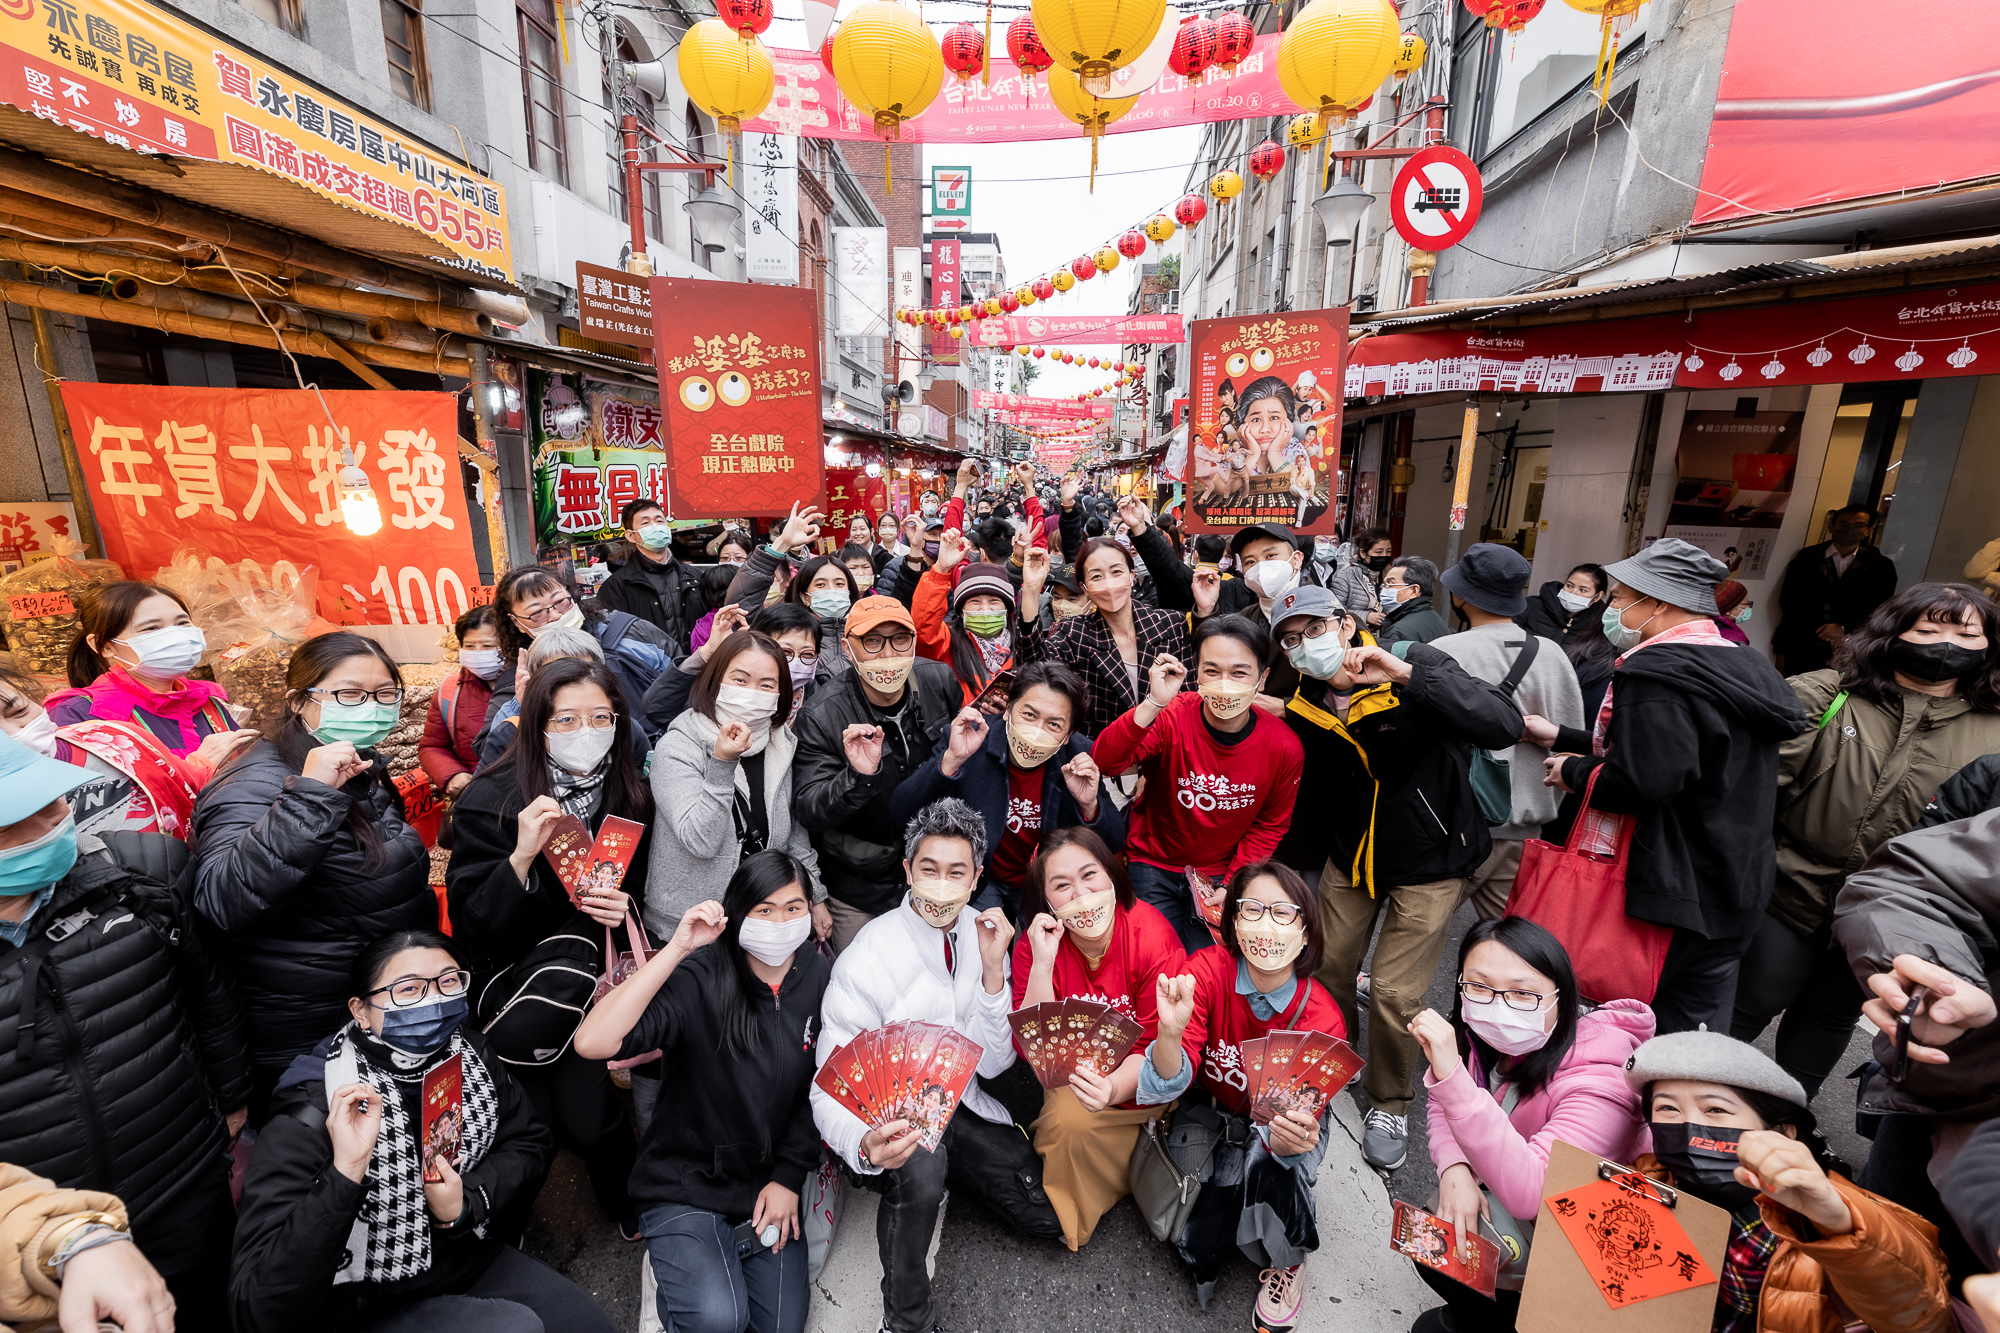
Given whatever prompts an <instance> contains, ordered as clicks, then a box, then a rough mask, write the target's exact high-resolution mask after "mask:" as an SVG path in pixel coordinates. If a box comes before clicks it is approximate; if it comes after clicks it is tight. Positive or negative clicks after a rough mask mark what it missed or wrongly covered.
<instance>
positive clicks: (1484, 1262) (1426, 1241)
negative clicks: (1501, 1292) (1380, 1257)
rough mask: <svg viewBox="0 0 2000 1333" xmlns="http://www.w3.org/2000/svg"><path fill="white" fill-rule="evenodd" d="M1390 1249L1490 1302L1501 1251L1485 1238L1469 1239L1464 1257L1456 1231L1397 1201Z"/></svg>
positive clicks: (1498, 1268)
mask: <svg viewBox="0 0 2000 1333" xmlns="http://www.w3.org/2000/svg"><path fill="white" fill-rule="evenodd" d="M1389 1248H1390V1249H1392V1250H1394V1251H1396V1252H1397V1253H1398V1254H1403V1255H1408V1256H1409V1257H1410V1258H1412V1259H1414V1260H1416V1261H1417V1262H1418V1263H1420V1264H1422V1265H1423V1266H1424V1267H1426V1268H1428V1269H1430V1270H1431V1271H1432V1272H1435V1273H1442V1274H1444V1275H1445V1276H1446V1277H1448V1278H1450V1279H1451V1280H1452V1281H1454V1282H1463V1283H1464V1284H1465V1285H1466V1286H1468V1287H1471V1288H1472V1289H1473V1290H1474V1291H1476V1292H1478V1293H1479V1294H1480V1295H1482V1296H1485V1297H1486V1298H1488V1299H1489V1300H1490V1299H1492V1296H1493V1283H1494V1280H1495V1279H1496V1278H1498V1277H1499V1276H1500V1247H1499V1246H1498V1245H1495V1244H1494V1243H1493V1242H1492V1241H1490V1240H1488V1239H1486V1238H1485V1237H1484V1236H1474V1237H1472V1238H1471V1247H1470V1248H1471V1255H1470V1257H1467V1255H1465V1254H1464V1253H1463V1252H1462V1251H1463V1247H1462V1246H1461V1245H1460V1244H1459V1239H1458V1230H1457V1228H1455V1227H1454V1226H1452V1224H1451V1223H1449V1222H1447V1221H1445V1220H1444V1219H1443V1218H1441V1217H1434V1216H1432V1215H1431V1214H1430V1213H1427V1212H1425V1211H1424V1210H1423V1209H1421V1208H1419V1207H1417V1206H1416V1205H1415V1204H1413V1203H1405V1202H1403V1200H1401V1199H1398V1200H1396V1216H1395V1219H1394V1220H1393V1221H1392V1222H1391V1223H1390V1224H1389Z"/></svg>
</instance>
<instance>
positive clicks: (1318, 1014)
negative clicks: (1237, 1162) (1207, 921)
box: [1181, 948, 1347, 1115]
mask: <svg viewBox="0 0 2000 1333" xmlns="http://www.w3.org/2000/svg"><path fill="white" fill-rule="evenodd" d="M1182 972H1183V973H1184V974H1186V975H1189V976H1192V977H1193V978H1194V1017H1193V1018H1192V1019H1191V1020H1189V1022H1188V1025H1187V1031H1186V1032H1185V1033H1183V1034H1182V1036H1181V1058H1182V1059H1184V1060H1192V1061H1193V1062H1194V1065H1195V1076H1196V1077H1197V1078H1199V1079H1200V1080H1201V1084H1202V1086H1203V1087H1205V1088H1207V1089H1208V1091H1209V1093H1210V1094H1211V1095H1212V1096H1214V1098H1215V1100H1216V1102H1217V1103H1218V1104H1220V1105H1222V1106H1226V1107H1228V1108H1229V1109H1230V1110H1232V1111H1235V1112H1237V1113H1238V1114H1239V1115H1240V1114H1244V1113H1247V1112H1248V1111H1249V1109H1250V1099H1249V1097H1248V1096H1247V1095H1246V1093H1245V1089H1246V1087H1247V1083H1248V1080H1246V1079H1245V1078H1244V1077H1243V1056H1242V1053H1241V1047H1242V1045H1243V1043H1244V1042H1246V1041H1252V1040H1254V1039H1256V1038H1258V1037H1261V1036H1264V1035H1265V1034H1266V1033H1271V1032H1281V1031H1284V1032H1324V1033H1326V1034H1327V1035H1328V1036H1329V1037H1340V1038H1342V1039H1343V1040H1344V1039H1345V1038H1346V1036H1347V1024H1346V1023H1345V1022H1343V1021H1342V1020H1341V1017H1340V1006H1339V1005H1337V1004H1335V1003H1334V1002H1333V997H1332V996H1331V995H1328V994H1327V993H1326V988H1325V987H1324V986H1321V985H1320V984H1319V983H1318V982H1317V981H1314V980H1313V979H1312V978H1310V977H1302V978H1300V980H1299V983H1298V988H1297V989H1296V990H1295V991H1294V992H1293V993H1292V1002H1291V1004H1290V1005H1289V1006H1287V1007H1286V1008H1285V1010H1284V1011H1283V1012H1282V1013H1279V1014H1278V1015H1276V1016H1275V1017H1274V1018H1272V1019H1271V1021H1270V1022H1268V1023H1267V1022H1265V1021H1264V1020H1263V1019H1261V1018H1259V1017H1257V1015H1256V1014H1254V1013H1252V1012H1251V1011H1250V1001H1249V1000H1248V999H1246V998H1245V997H1243V996H1241V995H1238V994H1237V993H1236V955H1234V954H1232V953H1230V952H1229V950H1227V949H1222V948H1215V949H1203V950H1201V951H1199V952H1197V953H1195V954H1193V955H1191V956H1190V957H1189V958H1188V962H1187V966H1186V967H1185V968H1183V969H1182Z"/></svg>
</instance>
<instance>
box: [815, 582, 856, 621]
mask: <svg viewBox="0 0 2000 1333" xmlns="http://www.w3.org/2000/svg"><path fill="white" fill-rule="evenodd" d="M811 603H812V609H813V614H814V615H816V616H818V617H819V618H820V619H822V620H834V619H837V618H838V617H841V616H844V615H846V614H847V608H848V607H849V606H850V605H852V604H853V603H852V599H851V598H849V597H848V595H847V589H845V588H821V589H820V590H819V591H818V592H816V593H814V594H813V595H812V598H811Z"/></svg>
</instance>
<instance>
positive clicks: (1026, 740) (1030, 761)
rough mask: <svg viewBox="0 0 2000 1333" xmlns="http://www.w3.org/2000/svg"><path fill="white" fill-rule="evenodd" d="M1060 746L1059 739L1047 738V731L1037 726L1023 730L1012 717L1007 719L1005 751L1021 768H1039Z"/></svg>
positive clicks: (1061, 744)
mask: <svg viewBox="0 0 2000 1333" xmlns="http://www.w3.org/2000/svg"><path fill="white" fill-rule="evenodd" d="M1062 746H1063V743H1062V742H1061V741H1058V740H1051V739H1049V735H1048V733H1047V732H1045V731H1042V730H1040V729H1039V728H1038V729H1036V730H1034V731H1024V730H1022V729H1021V728H1020V727H1017V726H1015V725H1014V719H1013V718H1011V717H1010V718H1008V719H1007V753H1009V754H1011V755H1013V756H1014V762H1015V763H1016V764H1018V765H1019V766H1020V767H1022V768H1040V767H1041V766H1042V765H1043V764H1044V763H1047V762H1048V758H1049V756H1050V755H1052V754H1054V753H1055V752H1056V751H1057V750H1060V749H1062Z"/></svg>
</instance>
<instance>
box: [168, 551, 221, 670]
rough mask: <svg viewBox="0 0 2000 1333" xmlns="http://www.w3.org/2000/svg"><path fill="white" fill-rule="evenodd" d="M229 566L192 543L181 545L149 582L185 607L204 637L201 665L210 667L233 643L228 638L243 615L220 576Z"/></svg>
mask: <svg viewBox="0 0 2000 1333" xmlns="http://www.w3.org/2000/svg"><path fill="white" fill-rule="evenodd" d="M228 571H229V565H228V564H227V563H225V562H224V561H222V560H219V559H217V558H216V557H215V556H212V555H210V554H209V553H208V552H207V551H206V550H204V549H203V548H201V547H199V546H196V545H195V544H194V543H192V542H184V543H182V545H181V546H180V547H179V548H178V549H177V550H175V552H174V554H173V558H172V559H170V560H168V561H167V563H166V564H164V565H161V566H160V567H159V569H158V570H156V571H154V574H153V582H155V583H157V584H159V585H160V586H161V587H162V588H166V589H168V590H170V591H172V592H173V593H174V594H176V595H177V596H178V597H179V598H180V599H181V601H183V602H185V603H186V604H187V609H188V615H189V616H190V617H192V618H193V620H194V623H195V624H197V625H199V626H201V628H202V632H203V633H204V634H206V635H207V636H208V651H207V652H206V653H204V654H203V655H202V659H201V660H202V662H203V664H204V665H208V666H213V665H214V663H215V659H216V657H217V656H218V655H219V654H220V653H221V652H222V650H223V649H225V648H227V647H229V645H230V644H231V643H233V642H235V640H234V638H232V637H228V636H230V635H231V634H232V633H233V631H234V628H235V627H236V626H237V624H238V622H240V621H241V620H243V618H244V616H243V612H242V610H241V609H240V608H239V607H238V606H237V604H236V595H235V593H234V592H232V591H231V589H230V587H229V584H228V583H227V582H226V581H225V580H224V578H223V575H224V574H226V573H227V572H228Z"/></svg>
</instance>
